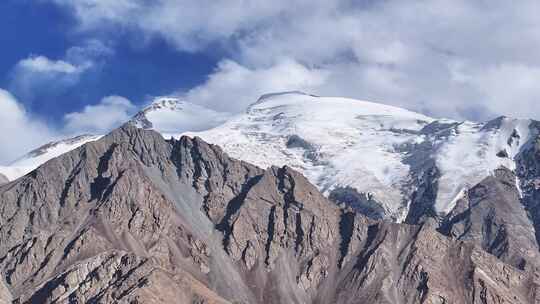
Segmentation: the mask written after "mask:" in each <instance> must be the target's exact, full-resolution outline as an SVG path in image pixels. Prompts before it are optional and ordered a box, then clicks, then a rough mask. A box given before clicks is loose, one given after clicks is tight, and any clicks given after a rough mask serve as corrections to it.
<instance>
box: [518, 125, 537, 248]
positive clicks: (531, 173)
mask: <svg viewBox="0 0 540 304" xmlns="http://www.w3.org/2000/svg"><path fill="white" fill-rule="evenodd" d="M533 128H536V129H537V130H540V123H536V124H535V125H534V126H533ZM516 171H517V175H518V177H519V185H520V188H521V191H522V194H523V199H522V201H523V204H524V206H525V208H526V209H527V212H528V213H529V216H530V218H531V220H532V222H533V225H534V228H535V231H536V239H537V242H538V243H539V244H540V135H538V136H537V137H536V138H535V140H533V141H532V142H531V143H530V144H529V145H528V146H527V147H525V148H524V149H523V151H522V152H521V153H520V155H519V158H518V167H517V170H516Z"/></svg>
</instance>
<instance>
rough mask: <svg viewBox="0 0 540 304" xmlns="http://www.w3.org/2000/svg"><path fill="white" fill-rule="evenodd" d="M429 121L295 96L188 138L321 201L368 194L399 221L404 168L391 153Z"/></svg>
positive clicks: (392, 110)
mask: <svg viewBox="0 0 540 304" xmlns="http://www.w3.org/2000/svg"><path fill="white" fill-rule="evenodd" d="M431 121H432V119H431V118H429V117H426V116H424V115H421V114H418V113H414V112H410V111H407V110H403V109H400V108H396V107H391V106H386V105H382V104H377V103H370V102H365V101H358V100H352V99H346V98H330V97H315V96H310V95H306V94H301V93H297V92H295V93H288V94H270V95H265V96H263V97H261V99H259V101H257V102H256V103H255V104H253V105H251V106H250V107H249V109H248V110H247V112H246V113H245V114H243V115H240V116H238V117H236V118H234V119H231V120H230V121H228V122H227V123H225V124H223V125H221V126H219V127H217V128H214V129H212V130H208V131H205V132H200V133H189V134H188V135H191V136H194V135H196V136H200V137H201V138H203V139H204V140H206V141H208V142H211V143H215V144H218V145H220V146H221V147H223V149H224V150H225V151H227V152H228V153H229V154H230V155H231V156H233V157H236V158H239V159H242V160H245V161H248V162H251V163H254V164H257V165H259V166H261V167H268V166H271V165H276V166H282V165H289V166H291V167H293V168H295V169H297V170H299V171H301V172H303V173H304V174H305V175H306V176H307V177H308V178H309V179H310V180H311V181H312V182H314V183H315V184H316V185H317V186H319V187H320V188H321V190H323V192H325V193H326V194H329V193H330V192H331V191H332V190H334V189H336V188H337V187H347V186H348V187H352V188H354V189H356V190H358V191H359V192H365V193H369V194H370V195H373V196H374V197H375V198H376V199H377V201H378V202H386V203H384V208H385V209H386V213H389V214H397V213H399V210H400V209H401V208H402V206H403V204H401V201H402V200H403V194H402V191H401V188H402V187H403V186H404V184H405V183H406V182H407V180H408V178H409V176H408V175H409V168H408V165H406V164H405V163H404V162H403V161H402V160H403V157H404V155H403V154H402V153H400V151H398V150H396V147H399V146H402V145H404V144H406V143H414V142H415V141H417V140H419V137H418V136H417V135H416V133H417V132H418V131H420V130H421V129H422V128H423V127H424V126H425V125H427V124H428V123H429V122H431Z"/></svg>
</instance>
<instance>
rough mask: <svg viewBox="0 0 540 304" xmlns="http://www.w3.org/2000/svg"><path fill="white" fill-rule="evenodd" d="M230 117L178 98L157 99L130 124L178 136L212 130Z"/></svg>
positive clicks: (227, 114)
mask: <svg viewBox="0 0 540 304" xmlns="http://www.w3.org/2000/svg"><path fill="white" fill-rule="evenodd" d="M229 116H230V114H229V113H223V112H217V111H214V110H212V109H209V108H206V107H204V106H201V105H197V104H193V103H190V102H186V101H183V100H181V99H179V98H177V97H157V98H155V99H154V101H153V102H152V103H151V104H150V105H149V106H147V107H146V108H144V109H143V110H142V111H140V112H139V113H137V114H136V115H135V116H134V117H133V118H132V119H131V121H130V122H131V123H132V124H134V125H135V126H137V127H139V128H143V129H153V130H156V131H158V132H160V133H162V134H165V135H166V136H177V135H179V134H181V133H183V132H187V131H201V130H205V129H209V128H212V127H214V126H217V125H219V124H221V123H223V122H225V120H227V119H228V118H229Z"/></svg>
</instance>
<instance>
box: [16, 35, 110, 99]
mask: <svg viewBox="0 0 540 304" xmlns="http://www.w3.org/2000/svg"><path fill="white" fill-rule="evenodd" d="M112 53H113V51H112V49H111V48H109V47H107V46H105V45H104V44H103V43H101V42H100V41H98V40H89V41H86V42H85V43H84V44H82V45H80V46H75V47H72V48H69V49H68V50H67V51H66V54H65V56H64V57H63V58H60V59H51V58H48V57H45V56H42V55H30V56H29V57H28V58H25V59H22V60H20V61H19V62H18V63H17V64H16V65H15V67H14V68H13V71H12V75H11V78H12V79H11V84H10V90H11V91H12V92H14V93H16V94H17V96H19V97H21V98H23V99H24V100H25V101H27V102H30V101H32V100H33V99H34V98H35V97H36V96H37V94H43V93H44V92H49V93H56V92H61V91H62V90H63V89H65V88H68V87H71V86H73V85H75V84H77V83H78V82H79V80H80V77H81V76H82V75H83V74H84V73H85V72H88V71H89V70H91V69H92V68H94V67H95V66H96V65H98V64H100V60H101V58H104V57H106V56H109V55H111V54H112Z"/></svg>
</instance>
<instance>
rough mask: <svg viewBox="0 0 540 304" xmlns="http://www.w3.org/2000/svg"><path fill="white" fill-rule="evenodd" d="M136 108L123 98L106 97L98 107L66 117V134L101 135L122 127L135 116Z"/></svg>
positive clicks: (86, 107)
mask: <svg viewBox="0 0 540 304" xmlns="http://www.w3.org/2000/svg"><path fill="white" fill-rule="evenodd" d="M135 110H136V107H135V106H134V105H133V104H132V103H131V102H130V101H129V100H128V99H126V98H124V97H122V96H107V97H104V98H103V99H102V100H101V101H100V102H99V103H98V104H97V105H87V106H85V107H84V109H83V110H82V111H81V112H73V113H68V114H66V115H65V116H64V121H65V125H64V129H65V132H66V133H71V134H80V133H94V134H101V133H104V132H108V131H110V130H111V129H113V128H115V127H118V126H120V125H121V124H122V123H124V122H126V121H128V120H129V119H130V118H131V116H132V115H133V114H134V112H135Z"/></svg>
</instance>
